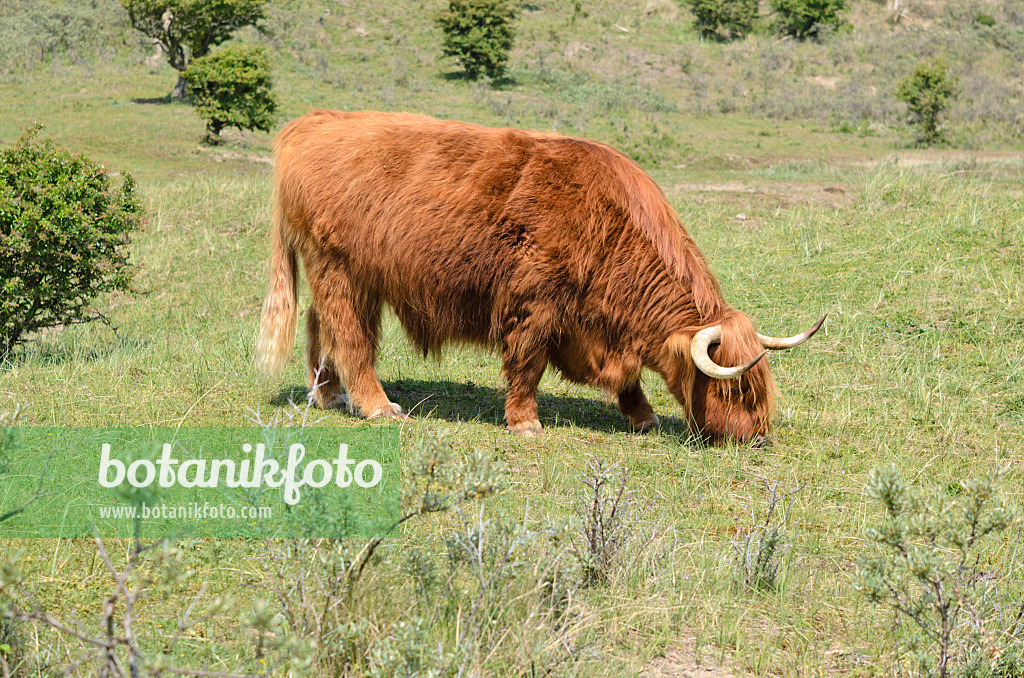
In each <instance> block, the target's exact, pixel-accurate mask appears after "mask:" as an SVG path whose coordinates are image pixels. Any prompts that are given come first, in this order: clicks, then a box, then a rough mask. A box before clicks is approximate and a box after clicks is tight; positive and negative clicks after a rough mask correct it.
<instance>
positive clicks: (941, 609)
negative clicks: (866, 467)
mask: <svg viewBox="0 0 1024 678" xmlns="http://www.w3.org/2000/svg"><path fill="white" fill-rule="evenodd" d="M998 477H999V476H998V475H997V474H995V473H991V474H989V475H987V476H984V477H981V478H972V479H969V480H963V481H961V482H960V483H959V485H958V486H957V487H956V488H955V490H954V492H953V494H954V495H955V498H954V497H950V494H949V492H948V488H947V489H946V490H944V489H942V488H939V487H932V488H931V489H929V490H926V491H920V490H918V489H916V488H912V487H910V486H909V485H908V484H907V483H906V482H904V480H903V478H902V477H901V476H900V473H899V472H898V471H897V470H896V469H894V468H889V469H884V470H879V469H875V470H874V471H872V473H871V476H870V479H869V481H868V495H869V496H870V497H871V498H872V499H875V500H876V501H878V502H880V503H881V504H882V507H883V508H884V510H885V513H884V515H883V516H882V518H881V519H880V520H879V522H878V523H876V524H875V525H873V526H871V527H869V528H868V530H867V538H868V540H869V541H871V542H873V543H874V544H875V545H876V546H877V547H878V555H876V556H874V557H871V558H867V559H865V560H863V561H862V562H861V563H860V567H859V572H858V584H857V586H858V588H859V589H860V590H861V591H862V592H863V593H864V594H865V595H867V597H868V599H869V600H871V601H872V602H875V603H879V604H883V605H886V606H888V607H889V608H891V609H892V611H893V613H894V615H895V616H896V619H897V620H898V621H899V622H900V623H901V624H902V625H904V631H905V632H906V634H907V637H906V640H905V648H904V649H905V656H906V657H907V658H908V659H909V660H910V661H911V663H912V664H913V666H914V668H915V669H916V670H917V672H919V673H920V675H923V676H928V677H932V676H938V678H946V677H947V676H949V675H970V676H989V675H990V676H1004V677H1007V678H1009V677H1010V676H1022V675H1024V653H1022V652H1021V649H1020V648H1022V647H1024V602H1022V600H1021V597H1020V595H1021V591H1020V585H1021V575H1022V574H1024V572H1022V569H1024V567H1022V565H1021V563H1020V562H1018V561H1017V560H1016V558H1015V557H1013V558H1010V559H1008V560H1009V562H1006V561H1004V560H1001V559H999V558H997V557H996V554H995V553H993V550H992V549H991V548H990V546H992V545H993V544H994V542H996V541H997V538H998V537H999V535H1000V534H1002V533H1005V532H1006V531H1007V530H1009V529H1010V528H1011V526H1013V525H1014V524H1015V523H1016V522H1018V521H1019V517H1020V512H1019V510H1018V509H1017V508H1016V507H1014V506H1011V505H1009V504H1008V503H1007V501H1006V500H1005V499H1004V498H1003V497H1002V496H1001V494H1000V491H999V488H998V484H997V481H998ZM1018 541H1019V536H1018ZM1018 546H1019V543H1018ZM1014 551H1016V549H1014Z"/></svg>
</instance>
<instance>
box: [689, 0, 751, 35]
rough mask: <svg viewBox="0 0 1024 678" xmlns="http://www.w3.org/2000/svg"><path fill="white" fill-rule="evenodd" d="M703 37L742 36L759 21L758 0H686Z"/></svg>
mask: <svg viewBox="0 0 1024 678" xmlns="http://www.w3.org/2000/svg"><path fill="white" fill-rule="evenodd" d="M686 1H687V4H688V5H689V6H690V11H691V12H693V16H694V18H695V19H696V20H695V21H694V25H695V26H696V27H697V30H699V31H700V35H701V37H706V36H711V37H713V38H715V39H716V40H732V39H735V38H741V37H743V36H744V35H746V34H747V33H749V32H750V29H751V28H753V26H754V22H755V21H757V5H758V2H757V0H686Z"/></svg>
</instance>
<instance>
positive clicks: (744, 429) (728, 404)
mask: <svg viewBox="0 0 1024 678" xmlns="http://www.w3.org/2000/svg"><path fill="white" fill-rule="evenodd" d="M823 322H825V318H822V319H821V320H819V321H818V323H817V324H816V325H815V326H814V327H812V328H811V329H809V330H807V331H806V332H803V333H802V334H798V335H796V336H793V337H788V338H776V337H766V336H763V335H761V334H758V333H757V332H756V331H755V330H754V325H753V323H751V321H750V318H748V317H747V316H746V315H744V314H743V313H735V312H734V313H730V314H729V315H728V316H726V317H725V318H723V319H722V321H721V322H719V323H717V324H715V325H710V326H707V327H703V328H694V329H688V330H682V331H679V332H676V333H675V334H673V335H672V336H671V337H669V339H668V341H667V342H666V349H667V351H668V353H669V355H670V369H669V370H668V371H667V375H666V376H667V377H668V381H669V389H670V390H671V391H672V394H673V395H674V396H675V397H676V399H677V400H678V401H679V403H680V404H681V405H682V406H683V411H684V413H685V414H686V416H687V419H688V422H689V425H690V428H691V429H692V430H693V431H694V432H695V433H697V434H699V435H701V436H702V437H704V438H707V439H708V440H709V441H711V442H713V443H721V442H723V441H725V440H734V441H736V442H740V443H745V442H748V441H763V440H765V436H767V435H768V432H769V430H770V429H771V416H772V412H773V409H774V404H775V383H774V381H772V375H771V371H770V370H769V368H768V361H767V360H763V359H762V358H764V356H765V354H766V353H767V352H768V350H769V349H770V350H781V349H786V348H793V347H794V346H798V345H800V344H802V343H803V342H805V341H807V340H808V339H809V338H810V337H811V335H813V334H814V333H815V332H817V331H818V329H819V328H820V327H821V325H822V323H823Z"/></svg>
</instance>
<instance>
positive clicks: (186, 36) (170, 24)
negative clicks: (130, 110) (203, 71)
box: [121, 0, 269, 99]
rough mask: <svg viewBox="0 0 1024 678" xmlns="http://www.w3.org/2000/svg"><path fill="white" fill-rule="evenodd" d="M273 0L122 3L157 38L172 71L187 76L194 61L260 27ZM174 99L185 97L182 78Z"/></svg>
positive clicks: (130, 0)
mask: <svg viewBox="0 0 1024 678" xmlns="http://www.w3.org/2000/svg"><path fill="white" fill-rule="evenodd" d="M268 2H269V0H121V4H122V5H124V8H125V9H126V10H128V18H129V19H130V20H131V23H132V26H133V27H134V28H135V29H136V30H138V31H140V32H141V33H142V34H143V35H146V36H148V37H150V38H153V39H154V40H156V41H157V43H159V45H160V49H162V50H163V52H164V54H166V55H167V62H168V63H169V64H170V65H171V68H173V69H175V70H176V71H178V72H179V73H183V72H184V71H185V69H187V68H188V66H189V64H190V63H191V62H192V60H193V59H198V58H200V57H204V56H206V55H207V54H209V53H210V50H211V49H212V48H213V47H216V46H217V45H219V44H221V43H222V42H224V41H226V40H227V39H229V38H230V37H231V34H232V33H234V32H235V31H236V30H238V29H239V28H242V27H243V26H256V27H257V28H258V29H259V28H260V27H259V26H258V22H259V21H261V20H262V19H264V18H266V17H265V15H264V11H265V8H266V5H267V3H268ZM173 96H174V97H176V98H178V99H182V98H184V96H185V81H184V80H183V79H182V77H181V76H180V75H179V76H178V82H177V84H176V85H175V86H174V93H173Z"/></svg>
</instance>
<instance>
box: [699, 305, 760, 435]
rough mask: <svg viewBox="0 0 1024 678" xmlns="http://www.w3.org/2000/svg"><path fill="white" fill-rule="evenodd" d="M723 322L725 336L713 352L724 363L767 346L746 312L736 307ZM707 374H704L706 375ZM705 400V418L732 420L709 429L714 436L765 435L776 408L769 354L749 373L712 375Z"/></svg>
mask: <svg viewBox="0 0 1024 678" xmlns="http://www.w3.org/2000/svg"><path fill="white" fill-rule="evenodd" d="M719 323H720V324H721V326H722V340H721V343H719V344H718V345H717V346H713V347H712V349H711V350H710V351H709V355H710V357H711V359H712V360H714V361H715V362H716V363H718V364H719V365H722V366H723V367H734V366H736V365H742V364H743V363H745V362H747V361H748V360H750V359H751V358H753V357H754V356H756V355H758V354H760V353H762V352H763V351H764V348H763V347H762V346H761V342H760V340H758V338H757V332H756V331H755V329H754V324H753V322H751V320H750V318H749V317H748V316H747V315H746V314H745V313H740V312H738V311H732V312H730V313H729V314H728V315H726V316H725V317H724V318H722V319H721V320H720V321H719ZM702 376H703V375H702ZM709 382H710V383H709V384H708V394H707V396H708V397H707V398H706V401H705V408H706V411H705V415H704V420H705V422H728V424H727V426H728V428H726V429H725V430H720V431H719V430H708V428H709V427H707V426H705V430H706V431H707V432H708V433H710V434H711V435H712V437H713V438H719V437H733V438H736V439H737V440H739V441H745V440H749V439H750V438H753V437H755V436H759V435H765V434H767V433H768V431H769V429H770V427H771V417H772V414H773V413H774V411H775V381H774V380H773V379H772V374H771V371H770V370H769V368H768V356H765V357H764V358H762V359H761V360H760V361H758V363H757V364H756V365H754V367H752V368H751V369H750V370H748V371H747V373H746V374H744V375H742V376H740V377H737V378H735V379H709Z"/></svg>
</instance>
